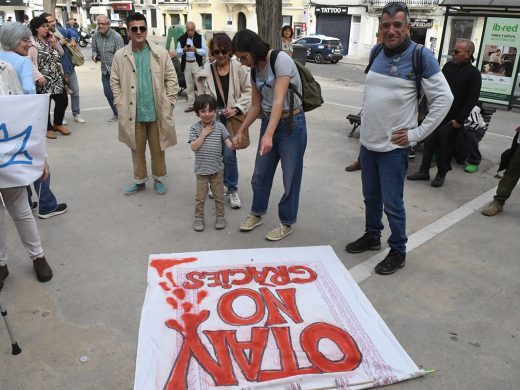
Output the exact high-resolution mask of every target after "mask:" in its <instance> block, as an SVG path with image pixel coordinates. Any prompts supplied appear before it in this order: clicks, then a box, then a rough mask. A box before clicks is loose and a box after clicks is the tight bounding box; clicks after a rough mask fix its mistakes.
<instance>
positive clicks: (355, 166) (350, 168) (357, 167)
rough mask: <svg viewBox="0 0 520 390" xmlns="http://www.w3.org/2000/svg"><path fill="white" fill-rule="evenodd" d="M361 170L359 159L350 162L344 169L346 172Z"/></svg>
mask: <svg viewBox="0 0 520 390" xmlns="http://www.w3.org/2000/svg"><path fill="white" fill-rule="evenodd" d="M360 170H361V163H360V162H359V160H356V161H355V162H353V163H352V164H350V165H349V166H348V167H346V168H345V171H347V172H354V171H360Z"/></svg>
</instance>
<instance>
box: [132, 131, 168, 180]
mask: <svg viewBox="0 0 520 390" xmlns="http://www.w3.org/2000/svg"><path fill="white" fill-rule="evenodd" d="M147 141H148V148H149V149H150V154H151V157H152V175H153V177H154V179H156V180H158V181H163V179H164V177H165V176H166V160H165V153H164V150H161V141H160V139H159V127H158V126H157V122H137V123H136V124H135V150H132V161H133V163H134V179H135V182H136V183H138V184H141V183H144V182H146V181H147V180H148V170H147V168H146V142H147Z"/></svg>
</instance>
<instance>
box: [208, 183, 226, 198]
mask: <svg viewBox="0 0 520 390" xmlns="http://www.w3.org/2000/svg"><path fill="white" fill-rule="evenodd" d="M227 194H228V188H227V187H226V186H224V196H227ZM208 196H209V197H210V199H213V191H211V188H210V189H208Z"/></svg>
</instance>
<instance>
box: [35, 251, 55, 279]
mask: <svg viewBox="0 0 520 390" xmlns="http://www.w3.org/2000/svg"><path fill="white" fill-rule="evenodd" d="M33 267H34V271H35V272H36V279H38V281H39V282H41V283H45V282H48V281H49V280H51V279H52V269H51V267H50V266H49V263H47V260H45V256H42V257H39V258H37V259H36V260H33Z"/></svg>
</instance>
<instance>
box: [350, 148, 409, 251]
mask: <svg viewBox="0 0 520 390" xmlns="http://www.w3.org/2000/svg"><path fill="white" fill-rule="evenodd" d="M408 152H409V148H404V149H395V150H392V151H390V152H372V151H370V150H368V149H367V148H365V147H364V146H361V150H360V156H359V157H360V161H361V181H362V183H363V197H364V198H365V224H366V226H365V230H366V233H368V235H369V236H371V237H373V238H379V237H381V231H382V230H383V222H382V219H383V208H384V211H385V214H386V216H387V218H388V223H389V225H390V231H391V234H390V238H389V239H388V245H389V246H390V249H393V250H394V251H397V252H399V253H403V254H406V242H407V241H408V237H406V212H405V209H404V200H403V191H404V178H405V176H406V170H407V169H408Z"/></svg>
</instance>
